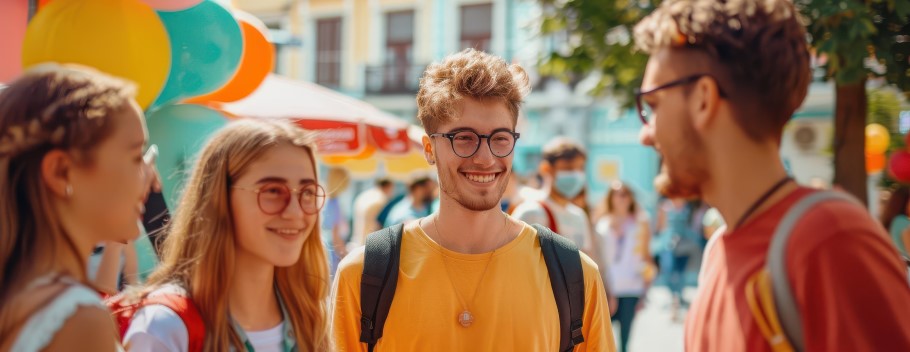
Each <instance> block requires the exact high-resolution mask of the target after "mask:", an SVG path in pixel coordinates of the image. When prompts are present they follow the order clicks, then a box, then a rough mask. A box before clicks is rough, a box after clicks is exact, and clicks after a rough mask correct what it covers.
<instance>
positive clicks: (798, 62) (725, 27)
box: [635, 0, 812, 140]
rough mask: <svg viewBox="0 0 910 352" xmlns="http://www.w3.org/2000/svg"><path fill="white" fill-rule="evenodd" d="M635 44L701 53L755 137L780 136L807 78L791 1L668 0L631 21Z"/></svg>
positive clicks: (801, 33) (802, 33)
mask: <svg viewBox="0 0 910 352" xmlns="http://www.w3.org/2000/svg"><path fill="white" fill-rule="evenodd" d="M635 42H636V45H637V46H638V47H639V48H640V49H642V50H643V51H645V52H647V53H651V54H653V53H654V52H656V51H657V50H659V49H661V48H677V49H682V50H692V51H695V52H700V53H703V54H705V55H706V56H707V57H708V58H709V62H706V63H705V67H707V68H708V70H709V71H710V72H707V73H710V74H711V76H713V77H714V78H715V79H716V80H717V82H718V85H719V86H720V88H721V90H722V92H723V93H724V94H725V96H726V98H727V99H728V100H729V101H730V102H731V103H732V104H731V105H732V106H733V108H734V109H735V113H736V115H737V116H736V118H737V122H738V123H739V125H740V126H741V127H742V128H743V130H745V132H746V133H747V134H748V135H749V137H750V138H752V139H753V140H763V139H766V138H769V137H772V138H780V133H781V131H782V129H783V126H784V125H785V124H786V123H787V121H789V120H790V117H791V116H792V115H793V113H794V112H795V111H796V109H797V108H799V106H800V105H801V104H802V102H803V100H804V99H805V97H806V93H807V91H808V87H809V83H810V81H811V79H812V74H811V68H810V66H809V65H810V63H809V46H808V42H807V36H806V30H805V26H804V25H803V23H802V21H801V18H800V14H799V11H797V9H796V7H795V6H794V5H793V3H792V2H791V1H790V0H670V1H666V2H664V3H662V4H661V6H660V7H659V8H658V9H657V10H655V11H654V12H653V13H651V14H650V15H648V16H647V17H646V18H645V19H643V20H642V21H641V22H640V23H639V24H638V25H636V26H635Z"/></svg>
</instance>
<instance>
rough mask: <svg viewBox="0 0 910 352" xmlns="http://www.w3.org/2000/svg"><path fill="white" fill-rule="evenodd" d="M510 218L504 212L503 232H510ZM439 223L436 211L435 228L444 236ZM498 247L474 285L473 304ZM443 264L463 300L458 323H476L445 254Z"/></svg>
mask: <svg viewBox="0 0 910 352" xmlns="http://www.w3.org/2000/svg"><path fill="white" fill-rule="evenodd" d="M508 220H509V218H508V216H505V213H503V222H502V227H503V233H508V232H507V231H508V226H507V225H508ZM438 223H439V213H436V221H433V229H435V230H436V234H437V235H439V236H442V233H441V232H439V225H437V224H438ZM507 239H508V237H507ZM497 247H499V246H497ZM496 249H498V248H496ZM496 249H493V252H491V253H490V257H489V258H487V264H486V265H485V266H484V267H483V273H481V274H480V280H479V281H478V282H477V287H474V294H473V295H472V296H471V306H473V305H474V300H475V299H476V298H477V292H478V291H479V290H480V285H481V284H483V278H484V277H485V276H486V275H487V269H489V268H490V263H491V262H492V261H493V255H495V254H496ZM442 265H443V266H445V268H446V275H447V276H448V278H449V283H450V284H452V291H455V296H456V297H458V301H459V302H461V306H462V307H463V308H464V310H463V311H462V312H461V313H459V314H458V323H459V324H461V326H463V327H469V326H471V324H473V323H474V314H472V313H471V311H470V310H469V309H468V305H467V303H465V300H464V298H462V297H461V293H459V292H458V288H457V287H455V280H454V279H452V277H453V275H452V269H449V262H448V261H447V260H446V257H445V255H443V256H442Z"/></svg>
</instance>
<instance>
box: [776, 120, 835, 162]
mask: <svg viewBox="0 0 910 352" xmlns="http://www.w3.org/2000/svg"><path fill="white" fill-rule="evenodd" d="M828 128H829V126H828V125H826V124H823V123H814V122H794V125H793V126H791V127H790V128H788V130H789V131H788V133H787V134H786V135H785V138H786V139H788V140H787V141H785V142H789V143H792V144H793V147H794V149H796V150H797V151H799V152H801V153H807V154H815V153H821V152H823V150H824V149H825V147H826V146H827V145H828V144H829V143H830V139H831V136H830V133H828V131H827V129H828Z"/></svg>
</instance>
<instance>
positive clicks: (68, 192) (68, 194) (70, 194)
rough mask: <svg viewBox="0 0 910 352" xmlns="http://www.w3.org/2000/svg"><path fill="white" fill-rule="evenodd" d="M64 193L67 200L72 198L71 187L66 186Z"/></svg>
mask: <svg viewBox="0 0 910 352" xmlns="http://www.w3.org/2000/svg"><path fill="white" fill-rule="evenodd" d="M65 192H66V197H67V198H69V197H72V196H73V185H66V190H65Z"/></svg>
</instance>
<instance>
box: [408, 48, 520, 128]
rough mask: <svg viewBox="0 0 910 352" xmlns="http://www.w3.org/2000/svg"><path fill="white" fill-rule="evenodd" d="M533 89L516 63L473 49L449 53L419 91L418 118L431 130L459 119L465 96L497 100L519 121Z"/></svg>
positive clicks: (426, 76)
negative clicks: (524, 103)
mask: <svg viewBox="0 0 910 352" xmlns="http://www.w3.org/2000/svg"><path fill="white" fill-rule="evenodd" d="M530 90H531V87H530V83H529V80H528V74H527V73H526V72H525V70H524V69H523V68H521V66H518V65H517V64H508V63H506V61H505V60H503V59H502V58H500V57H497V56H494V55H490V54H487V53H485V52H482V51H477V50H474V49H465V50H463V51H461V52H459V53H457V54H454V55H450V56H448V57H446V58H445V60H443V61H442V62H439V63H434V64H432V65H430V66H429V67H427V70H426V72H425V73H424V75H423V78H421V79H420V90H419V91H418V92H417V119H418V120H420V123H421V124H422V125H423V128H424V129H425V130H426V131H427V132H428V133H434V132H437V131H436V129H437V128H438V127H439V125H441V124H443V123H446V122H449V121H452V120H454V119H455V118H456V115H457V109H458V103H459V102H460V101H461V99H464V98H473V99H478V100H487V99H497V100H500V101H502V102H504V103H506V106H507V107H508V109H509V112H510V113H511V114H512V118H513V121H517V120H518V111H519V109H520V108H521V101H522V99H524V97H525V96H526V95H527V94H528V92H529V91H530Z"/></svg>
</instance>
